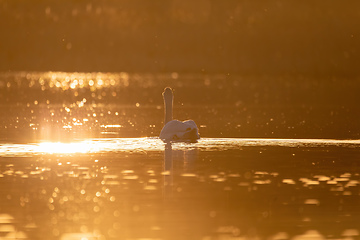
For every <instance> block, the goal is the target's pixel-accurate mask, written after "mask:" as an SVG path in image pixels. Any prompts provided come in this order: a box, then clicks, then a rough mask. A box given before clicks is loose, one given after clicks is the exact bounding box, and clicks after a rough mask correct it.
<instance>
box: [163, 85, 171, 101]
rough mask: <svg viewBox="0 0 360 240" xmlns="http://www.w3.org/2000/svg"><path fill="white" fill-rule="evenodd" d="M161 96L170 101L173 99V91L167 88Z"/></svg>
mask: <svg viewBox="0 0 360 240" xmlns="http://www.w3.org/2000/svg"><path fill="white" fill-rule="evenodd" d="M162 95H163V97H164V98H165V99H169V98H170V99H171V98H172V97H173V91H172V89H171V88H169V87H167V88H165V89H164V92H163V94H162Z"/></svg>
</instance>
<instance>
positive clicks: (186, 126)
mask: <svg viewBox="0 0 360 240" xmlns="http://www.w3.org/2000/svg"><path fill="white" fill-rule="evenodd" d="M163 97H164V105H165V125H164V127H163V129H162V130H161V132H160V139H161V140H163V141H165V142H168V141H196V140H197V139H199V138H200V136H199V132H198V128H197V126H196V123H195V122H194V121H193V120H187V121H184V122H181V121H179V120H172V108H173V93H172V90H171V88H165V90H164V92H163Z"/></svg>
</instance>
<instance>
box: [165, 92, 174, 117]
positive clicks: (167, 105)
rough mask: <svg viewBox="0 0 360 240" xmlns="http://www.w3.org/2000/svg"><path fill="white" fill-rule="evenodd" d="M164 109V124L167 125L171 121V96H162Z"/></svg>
mask: <svg viewBox="0 0 360 240" xmlns="http://www.w3.org/2000/svg"><path fill="white" fill-rule="evenodd" d="M164 107H165V122H164V124H167V123H168V122H170V121H171V120H172V119H173V95H172V93H171V94H166V92H165V94H164Z"/></svg>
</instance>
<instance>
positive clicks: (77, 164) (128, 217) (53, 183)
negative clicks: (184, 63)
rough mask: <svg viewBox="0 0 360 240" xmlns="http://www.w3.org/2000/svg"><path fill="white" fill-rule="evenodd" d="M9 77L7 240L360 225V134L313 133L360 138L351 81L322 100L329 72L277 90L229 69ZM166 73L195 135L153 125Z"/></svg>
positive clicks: (340, 230)
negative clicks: (175, 139) (164, 132)
mask: <svg viewBox="0 0 360 240" xmlns="http://www.w3.org/2000/svg"><path fill="white" fill-rule="evenodd" d="M0 80H1V81H0V100H1V102H2V103H3V105H1V107H2V108H0V111H2V112H1V113H2V114H1V115H0V122H1V124H0V134H1V138H0V239H47V240H49V239H54V240H55V239H60V240H90V239H91V240H93V239H97V240H105V239H179V240H180V239H201V240H209V239H234V240H235V239H269V240H280V239H292V240H294V239H295V240H299V239H319V240H320V239H346V240H350V239H357V238H358V237H359V230H360V229H359V227H358V223H359V222H360V215H359V212H360V207H359V204H358V198H359V196H360V190H359V189H360V172H359V164H358V159H359V153H358V149H359V147H360V140H337V139H311V138H312V137H314V136H315V137H318V136H322V137H324V138H326V137H334V138H336V137H338V138H341V139H345V138H347V137H349V136H350V137H352V138H354V139H356V138H357V136H359V135H358V132H357V131H356V129H358V127H357V124H358V123H357V122H356V121H348V120H349V119H348V118H347V117H346V116H349V112H352V117H353V118H354V119H358V118H357V116H358V115H356V114H358V113H359V112H360V111H353V110H354V109H358V108H357V106H358V105H357V104H352V105H351V104H349V105H346V104H345V103H346V99H353V98H352V96H354V94H355V95H356V94H358V91H355V90H356V89H357V88H356V86H357V85H356V84H355V85H354V83H351V84H352V85H351V86H352V87H351V89H350V90H351V91H350V92H347V94H346V96H345V95H344V98H341V99H337V100H336V101H343V102H341V103H338V102H336V103H334V101H335V100H333V95H334V94H331V92H330V93H329V96H331V98H327V99H325V100H324V101H323V102H322V103H321V104H320V105H316V104H315V105H313V104H314V103H316V102H317V101H318V100H317V99H319V97H318V95H317V94H316V93H319V92H316V91H319V90H318V89H323V88H324V87H325V86H326V84H324V83H322V82H321V81H320V82H319V81H313V80H312V81H307V80H306V79H300V80H301V81H297V82H298V83H297V84H299V85H300V86H301V87H300V88H299V87H298V86H297V85H296V84H294V82H292V81H288V80H286V79H285V80H286V81H285V80H283V79H276V81H275V82H277V83H280V84H278V85H277V86H280V88H281V89H280V90H276V91H275V90H274V88H273V85H272V84H271V82H272V81H268V80H269V79H260V80H259V79H250V80H249V79H244V78H241V77H239V76H230V75H226V74H217V75H216V74H215V75H204V74H198V75H196V74H193V75H191V74H190V75H186V74H179V73H168V74H157V75H156V74H155V75H154V74H153V75H152V74H129V73H64V72H46V73H28V72H20V73H3V74H0ZM290 83H291V84H290ZM346 83H347V84H350V83H349V82H346ZM322 84H323V85H322ZM169 85H170V86H171V87H173V88H174V89H175V90H176V91H175V96H176V98H175V102H174V104H175V109H176V112H174V114H178V116H179V117H184V118H188V117H189V118H193V119H194V120H196V122H197V123H198V126H199V128H200V134H201V137H202V138H201V139H199V141H198V142H196V143H172V144H165V143H163V142H162V141H161V140H159V138H158V137H157V136H158V134H159V132H160V130H161V126H162V122H161V121H162V119H163V115H162V114H163V106H162V97H161V94H160V93H161V92H162V91H163V89H164V87H165V86H169ZM314 86H315V88H312V87H314ZM319 86H322V88H321V87H319ZM344 86H346V84H345V83H344ZM199 89H205V90H204V91H198V90H199ZM194 90H195V91H197V94H194ZM313 90H315V92H314V91H313ZM336 90H337V91H338V90H339V91H341V89H336ZM273 91H275V92H273ZM299 91H302V92H300V93H299ZM321 91H323V90H321ZM352 91H353V92H352ZM136 93H139V94H136ZM140 93H141V94H140ZM269 93H272V94H269ZM301 93H306V94H307V95H306V96H307V97H308V98H306V99H305V98H301V99H300V98H299V99H300V100H299V99H297V98H292V97H293V96H298V95H299V94H300V95H301ZM308 93H314V94H313V95H314V96H312V95H311V96H309V95H308ZM336 93H338V92H336ZM140 95H141V96H140ZM214 96H221V99H220V98H214ZM239 96H241V98H240V97H239ZM356 96H357V95H356ZM283 99H287V100H289V99H290V100H289V101H287V102H288V103H293V105H291V106H288V105H284V104H283ZM331 101H333V102H331ZM344 101H345V102H344ZM194 102H195V103H197V104H198V105H196V106H195V105H194V104H193V103H194ZM328 105H332V106H331V109H330V108H328V107H327V106H328ZM299 106H300V107H299ZM350 110H352V111H350ZM295 112H296V114H295ZM310 133H311V134H313V135H310V136H309V135H308V134H310ZM283 134H284V135H283ZM336 134H337V135H336ZM141 136H146V137H141ZM224 136H227V137H228V138H225V137H224ZM230 136H231V137H233V138H230ZM239 136H249V137H247V138H239ZM256 136H263V137H268V138H257V137H256ZM286 136H290V137H289V139H284V138H283V137H286ZM250 137H253V138H250ZM277 137H278V138H277ZM301 137H303V139H301ZM306 138H308V139H306Z"/></svg>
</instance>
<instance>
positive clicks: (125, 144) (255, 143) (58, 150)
mask: <svg viewBox="0 0 360 240" xmlns="http://www.w3.org/2000/svg"><path fill="white" fill-rule="evenodd" d="M164 145H165V144H164V143H163V142H162V141H161V140H160V139H158V138H99V139H89V140H84V141H74V142H71V143H62V142H41V143H29V144H2V145H0V156H21V155H27V154H72V153H100V152H142V151H162V150H164ZM261 146H278V147H290V148H293V147H326V146H338V147H348V148H357V147H360V140H334V139H266V138H263V139H261V138H253V139H242V138H202V139H200V140H199V141H198V142H197V143H173V144H172V148H173V149H174V150H187V149H194V148H196V149H204V150H207V151H222V150H230V149H241V148H242V147H261Z"/></svg>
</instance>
